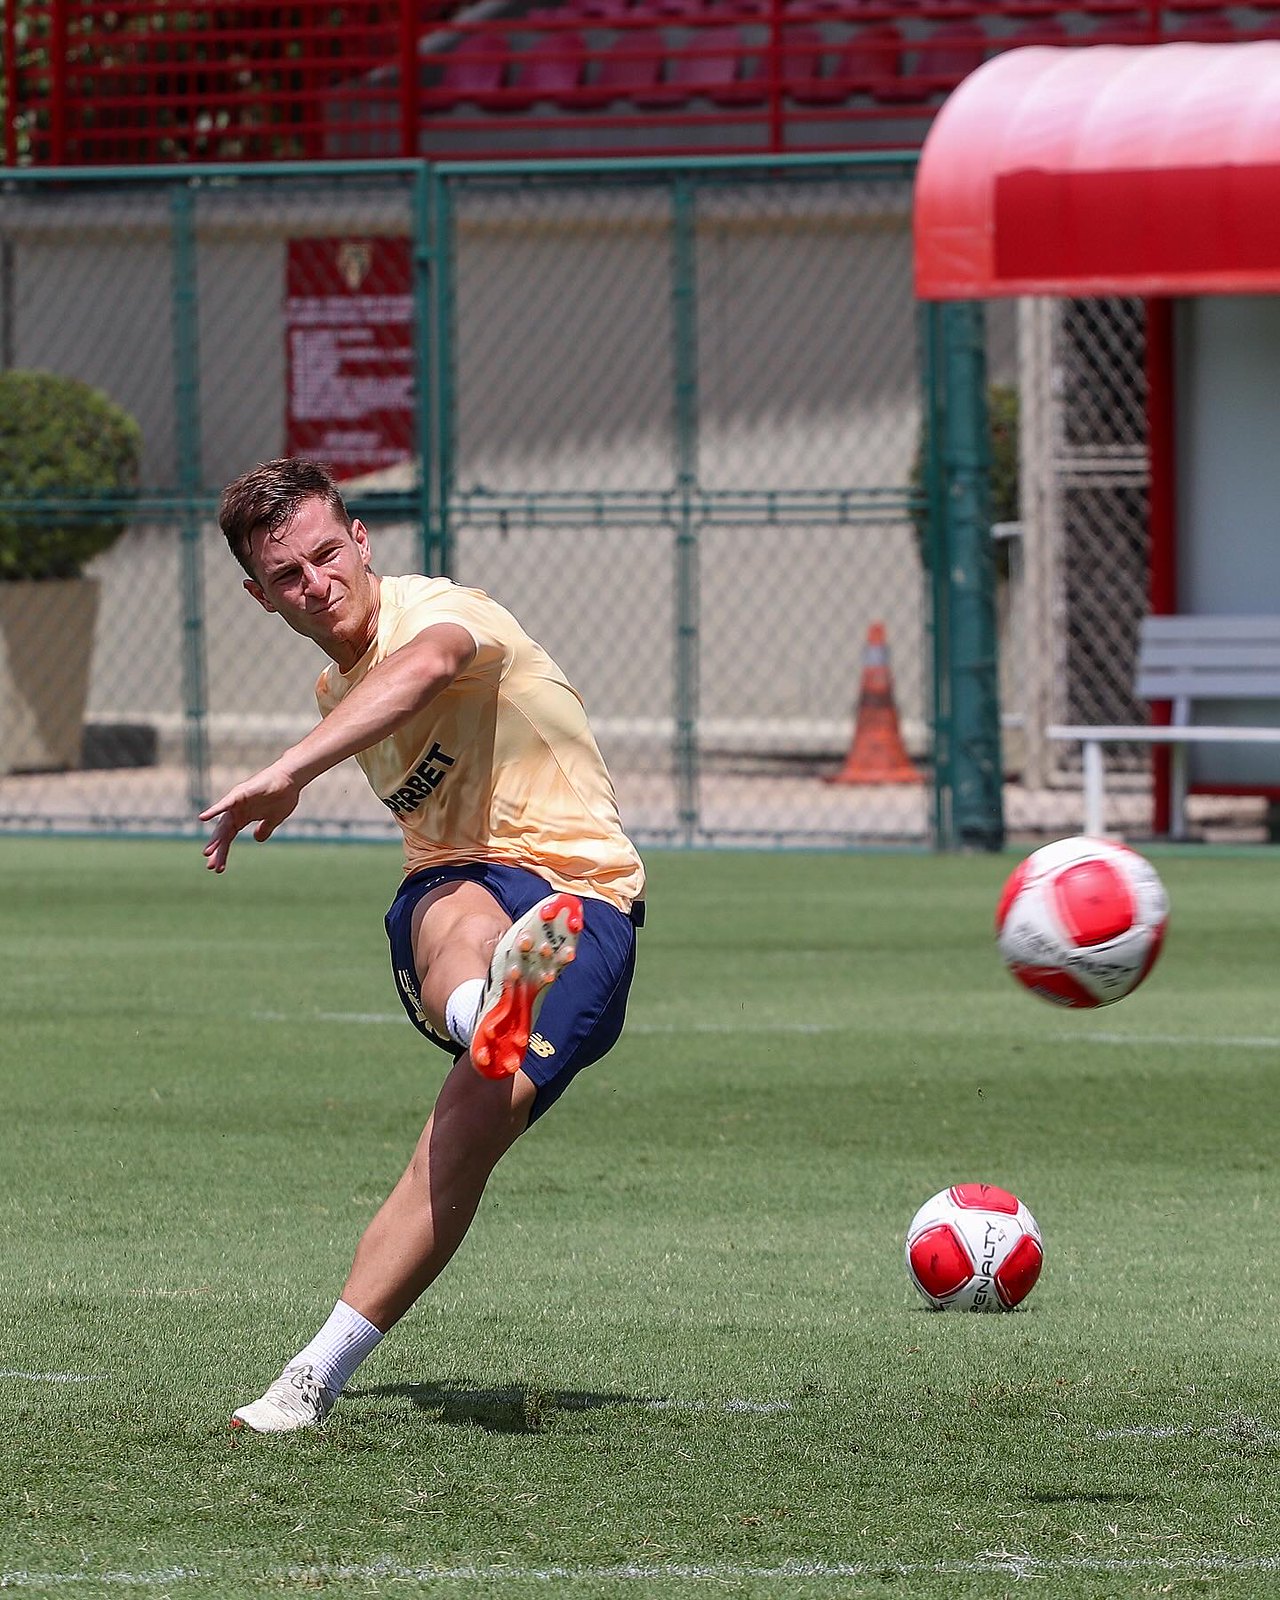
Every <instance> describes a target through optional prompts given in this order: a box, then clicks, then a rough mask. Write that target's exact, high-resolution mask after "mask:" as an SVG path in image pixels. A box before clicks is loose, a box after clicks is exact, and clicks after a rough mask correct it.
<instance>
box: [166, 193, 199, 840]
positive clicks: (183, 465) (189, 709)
mask: <svg viewBox="0 0 1280 1600" xmlns="http://www.w3.org/2000/svg"><path fill="white" fill-rule="evenodd" d="M169 216H170V226H171V229H172V236H171V244H172V249H171V255H170V265H171V287H172V305H171V310H172V318H173V388H174V417H175V426H176V430H177V449H178V490H179V494H180V497H181V499H180V504H181V507H182V510H181V518H180V520H181V532H182V700H183V722H184V732H185V747H186V760H187V798H188V801H189V803H190V805H191V809H192V811H193V812H198V811H201V810H203V808H204V807H205V806H206V805H207V804H208V802H209V749H208V737H207V729H206V716H207V705H206V693H205V646H204V573H203V569H202V566H201V560H202V556H201V550H200V510H201V508H200V500H201V490H202V488H203V483H202V479H203V475H204V474H203V467H202V465H201V451H200V338H199V327H198V323H197V317H198V315H199V300H198V296H197V288H196V233H195V193H194V191H193V189H192V188H191V185H190V184H189V183H181V184H179V185H178V186H177V187H176V188H175V189H174V190H173V193H172V196H171V198H170V205H169Z"/></svg>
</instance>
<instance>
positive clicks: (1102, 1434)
mask: <svg viewBox="0 0 1280 1600" xmlns="http://www.w3.org/2000/svg"><path fill="white" fill-rule="evenodd" d="M1092 1437H1093V1438H1095V1439H1098V1440H1110V1439H1238V1440H1248V1441H1249V1442H1250V1443H1253V1444H1266V1445H1275V1444H1280V1431H1278V1430H1277V1429H1275V1428H1269V1427H1268V1426H1267V1425H1266V1423H1265V1422H1260V1421H1259V1420H1258V1418H1257V1417H1240V1418H1238V1419H1237V1420H1236V1421H1235V1422H1234V1424H1233V1423H1231V1422H1228V1423H1226V1424H1224V1425H1223V1426H1222V1427H1217V1428H1201V1427H1197V1426H1196V1424H1195V1423H1194V1422H1182V1423H1170V1424H1168V1425H1166V1426H1164V1427H1155V1426H1151V1425H1148V1426H1146V1427H1141V1426H1140V1427H1136V1428H1099V1429H1098V1431H1097V1432H1096V1433H1095V1434H1093V1435H1092Z"/></svg>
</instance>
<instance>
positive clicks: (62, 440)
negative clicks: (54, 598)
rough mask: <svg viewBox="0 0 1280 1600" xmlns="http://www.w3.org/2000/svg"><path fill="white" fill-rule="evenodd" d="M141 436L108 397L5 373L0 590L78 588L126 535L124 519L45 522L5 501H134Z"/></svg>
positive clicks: (0, 406)
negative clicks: (0, 584)
mask: <svg viewBox="0 0 1280 1600" xmlns="http://www.w3.org/2000/svg"><path fill="white" fill-rule="evenodd" d="M141 455H142V430H141V428H139V426H138V424H137V422H136V421H135V420H134V419H133V418H132V417H131V416H130V415H129V413H128V412H127V411H125V410H123V409H122V408H121V407H120V406H118V405H116V403H115V402H114V401H113V400H110V399H108V398H107V396H106V395H105V394H103V393H102V392H101V391H100V390H98V389H94V388H91V387H90V386H89V385H88V384H87V383H82V382H81V381H80V379H79V378H64V377H60V376H58V375H57V374H56V373H52V372H0V581H3V580H8V581H13V580H14V579H20V578H36V579H46V578H77V577H79V576H80V574H81V573H82V572H83V570H84V567H85V564H86V563H87V562H89V561H91V560H92V559H93V557H94V556H96V555H100V554H101V553H102V552H103V551H104V550H108V549H110V547H111V546H112V545H113V544H114V543H115V542H116V540H117V539H118V538H119V537H120V535H121V534H122V533H123V532H124V530H125V527H126V521H125V518H124V517H123V516H118V515H111V514H104V513H101V512H98V513H93V514H85V515H83V516H74V515H73V516H69V515H67V514H66V513H65V512H64V513H62V514H61V515H56V514H54V515H50V516H44V515H41V514H39V513H38V512H37V513H35V514H32V513H30V512H18V511H11V510H8V509H7V508H6V507H5V505H4V502H5V501H6V500H39V499H50V500H62V499H68V498H74V497H76V496H81V495H83V496H86V497H89V498H95V497H98V496H102V495H119V494H122V493H123V494H131V493H133V492H134V491H135V490H136V489H137V487H138V464H139V460H140V458H141Z"/></svg>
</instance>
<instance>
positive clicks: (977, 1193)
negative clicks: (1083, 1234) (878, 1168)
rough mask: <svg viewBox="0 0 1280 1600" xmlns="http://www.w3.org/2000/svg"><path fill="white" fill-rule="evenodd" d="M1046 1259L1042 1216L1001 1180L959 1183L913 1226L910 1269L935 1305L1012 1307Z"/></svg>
mask: <svg viewBox="0 0 1280 1600" xmlns="http://www.w3.org/2000/svg"><path fill="white" fill-rule="evenodd" d="M1043 1265H1044V1244H1043V1241H1042V1240H1041V1238H1040V1229H1039V1227H1038V1226H1037V1225H1036V1219H1035V1218H1034V1217H1033V1216H1032V1215H1031V1213H1030V1211H1028V1210H1027V1208H1026V1206H1024V1205H1023V1203H1022V1201H1021V1200H1019V1199H1018V1197H1017V1195H1014V1194H1010V1193H1009V1191H1008V1190H1007V1189H999V1188H997V1187H996V1186H995V1185H994V1184H990V1183H953V1184H952V1185H951V1187H950V1188H949V1189H943V1190H942V1191H941V1193H939V1194H935V1195H933V1196H932V1197H931V1198H930V1199H928V1200H926V1201H925V1203H924V1204H923V1205H922V1206H921V1207H920V1209H919V1211H917V1212H916V1214H915V1216H914V1217H912V1219H911V1226H910V1227H909V1228H908V1229H907V1273H908V1275H909V1277H910V1279H911V1281H912V1283H914V1284H915V1286H916V1288H917V1289H918V1290H919V1291H920V1293H921V1294H922V1295H923V1296H924V1298H925V1299H926V1300H927V1301H928V1303H929V1305H930V1306H932V1307H933V1309H934V1310H935V1311H1012V1310H1013V1309H1014V1307H1015V1306H1019V1305H1021V1304H1022V1302H1023V1301H1024V1300H1025V1299H1026V1298H1027V1296H1028V1295H1029V1294H1030V1293H1031V1291H1032V1289H1034V1288H1035V1286H1036V1280H1037V1279H1038V1278H1039V1276H1040V1268H1041V1267H1042V1266H1043Z"/></svg>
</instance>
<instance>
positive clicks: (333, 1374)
mask: <svg viewBox="0 0 1280 1600" xmlns="http://www.w3.org/2000/svg"><path fill="white" fill-rule="evenodd" d="M381 1338H382V1331H381V1329H379V1328H375V1327H374V1325H373V1323H372V1322H370V1321H369V1319H368V1317H362V1316H361V1315H360V1313H359V1312H358V1311H355V1310H353V1309H352V1307H351V1306H349V1305H347V1303H346V1301H344V1300H339V1301H338V1303H337V1305H336V1306H334V1308H333V1311H332V1313H331V1314H330V1317H329V1320H328V1322H326V1323H325V1325H324V1327H323V1328H321V1330H320V1332H319V1333H318V1334H316V1336H315V1338H314V1339H313V1340H312V1341H311V1343H310V1344H309V1345H307V1346H305V1348H303V1349H301V1350H299V1351H298V1353H297V1355H296V1356H294V1358H293V1360H292V1361H291V1362H290V1363H289V1365H290V1366H291V1367H304V1366H305V1367H310V1368H311V1370H312V1371H313V1372H314V1373H315V1375H316V1377H317V1378H318V1379H319V1380H320V1382H321V1383H322V1384H324V1386H325V1388H326V1389H329V1390H331V1391H332V1392H333V1393H334V1394H341V1393H342V1391H343V1390H344V1389H345V1388H346V1386H347V1382H348V1380H349V1379H350V1377H351V1374H352V1373H353V1372H354V1371H355V1370H356V1368H357V1367H358V1366H359V1365H360V1363H361V1362H362V1361H363V1360H364V1358H365V1357H366V1356H367V1355H368V1354H369V1352H370V1351H371V1350H372V1349H373V1348H374V1346H375V1345H377V1344H378V1342H379V1341H380V1340H381Z"/></svg>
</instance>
